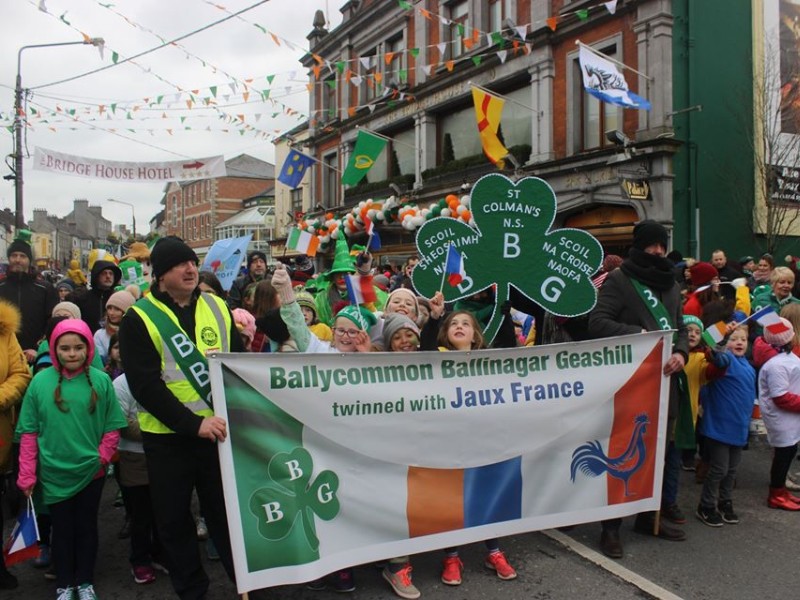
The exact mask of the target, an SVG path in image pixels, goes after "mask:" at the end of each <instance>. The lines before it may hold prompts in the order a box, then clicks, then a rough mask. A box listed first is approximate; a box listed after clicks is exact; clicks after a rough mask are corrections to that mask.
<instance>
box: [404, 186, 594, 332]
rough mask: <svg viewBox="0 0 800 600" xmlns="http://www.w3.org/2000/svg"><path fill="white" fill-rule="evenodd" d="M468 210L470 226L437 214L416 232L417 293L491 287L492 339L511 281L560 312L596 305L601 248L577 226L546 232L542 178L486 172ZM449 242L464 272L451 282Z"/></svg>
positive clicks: (551, 214) (455, 295)
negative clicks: (595, 280) (472, 222)
mask: <svg viewBox="0 0 800 600" xmlns="http://www.w3.org/2000/svg"><path fill="white" fill-rule="evenodd" d="M470 209H471V211H472V215H473V218H474V220H475V227H474V228H473V227H470V226H469V225H466V224H465V223H462V222H459V221H456V220H454V219H448V218H445V217H440V218H435V219H431V220H430V221H427V222H425V223H424V224H423V225H422V227H420V229H419V231H418V232H417V240H416V243H417V250H418V252H419V256H420V261H419V264H417V266H416V267H415V268H414V271H413V273H412V282H413V284H414V287H415V288H416V289H417V291H418V292H419V293H420V294H422V295H423V296H426V297H428V298H430V297H432V296H433V295H434V294H435V293H436V292H437V291H439V290H441V291H442V293H443V294H444V298H445V301H446V302H452V301H455V300H460V299H463V298H468V297H469V296H472V295H473V294H477V293H478V292H481V291H483V290H486V289H488V288H490V287H491V286H493V285H496V291H495V307H494V313H493V314H492V317H491V319H490V321H489V323H488V325H487V326H486V328H485V330H484V335H485V337H486V339H487V340H490V341H491V340H492V339H494V336H495V334H496V333H497V330H498V329H499V327H500V324H501V322H502V320H503V314H502V313H501V311H500V310H498V309H499V307H502V306H503V304H504V303H505V302H506V301H508V299H509V293H510V286H514V288H516V289H517V290H518V291H519V292H521V293H522V294H524V295H525V296H527V297H528V298H529V299H530V300H532V301H533V302H536V303H537V304H539V305H540V306H541V307H542V308H544V309H545V310H547V311H548V312H551V313H553V314H555V315H558V316H563V317H575V316H578V315H582V314H584V313H587V312H589V311H590V310H591V309H592V308H593V307H594V305H595V302H596V301H597V291H596V290H595V288H594V286H593V285H592V281H591V276H592V275H593V274H594V273H596V272H597V270H598V269H599V268H600V265H601V263H602V261H603V249H602V247H601V246H600V243H599V242H598V241H597V240H596V239H595V238H594V237H592V236H591V235H590V234H588V233H586V232H585V231H582V230H580V229H555V230H553V231H551V230H550V227H551V226H552V225H553V221H554V220H555V216H556V196H555V193H553V189H552V188H551V187H550V186H549V185H548V184H547V182H545V181H544V180H542V179H539V178H538V177H525V178H523V179H520V180H519V181H517V182H514V181H512V180H511V179H509V178H508V177H505V176H504V175H500V174H497V173H493V174H490V175H486V176H484V177H482V178H481V179H479V180H478V181H477V182H476V183H475V185H474V187H473V188H472V194H471V200H470ZM450 245H452V246H453V248H454V250H456V251H458V252H459V253H460V254H461V257H462V259H463V275H462V277H455V278H453V283H452V284H451V283H450V281H449V278H448V277H446V275H447V273H446V271H447V269H446V257H447V254H448V247H449V246H450ZM459 279H460V281H457V280H459Z"/></svg>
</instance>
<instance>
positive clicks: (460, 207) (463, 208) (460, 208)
mask: <svg viewBox="0 0 800 600" xmlns="http://www.w3.org/2000/svg"><path fill="white" fill-rule="evenodd" d="M467 210H468V209H467V207H466V206H464V205H463V204H459V205H458V208H457V209H456V213H458V214H459V215H463V214H464V213H465V212H467Z"/></svg>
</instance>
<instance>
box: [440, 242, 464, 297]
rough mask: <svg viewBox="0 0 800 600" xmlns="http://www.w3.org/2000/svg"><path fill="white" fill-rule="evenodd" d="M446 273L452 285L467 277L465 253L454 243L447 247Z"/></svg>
mask: <svg viewBox="0 0 800 600" xmlns="http://www.w3.org/2000/svg"><path fill="white" fill-rule="evenodd" d="M444 273H445V277H447V283H449V284H450V286H451V287H455V286H457V285H458V284H459V283H461V282H462V281H464V279H465V278H466V277H467V272H466V271H465V270H464V255H463V254H461V252H459V251H458V250H456V247H455V246H454V245H453V244H452V243H451V244H450V245H449V246H448V247H447V260H446V261H445V267H444Z"/></svg>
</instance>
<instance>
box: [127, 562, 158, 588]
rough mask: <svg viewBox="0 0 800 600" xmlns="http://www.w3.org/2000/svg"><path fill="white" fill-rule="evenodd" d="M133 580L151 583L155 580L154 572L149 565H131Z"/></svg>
mask: <svg viewBox="0 0 800 600" xmlns="http://www.w3.org/2000/svg"><path fill="white" fill-rule="evenodd" d="M131 572H132V573H133V580H134V581H135V582H136V583H140V584H146V583H153V582H154V581H155V580H156V572H155V570H154V569H153V567H151V566H150V565H142V566H141V567H133V569H131Z"/></svg>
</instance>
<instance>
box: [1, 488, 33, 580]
mask: <svg viewBox="0 0 800 600" xmlns="http://www.w3.org/2000/svg"><path fill="white" fill-rule="evenodd" d="M38 542H39V529H38V528H37V526H36V511H35V510H34V508H33V500H32V499H31V498H28V505H27V506H26V507H25V508H23V509H22V512H20V514H19V517H17V523H16V525H14V529H13V530H12V531H11V535H10V536H8V540H6V543H5V544H3V560H4V561H5V564H6V566H7V567H10V566H11V565H15V564H17V563H21V562H23V561H26V560H30V559H32V558H36V557H37V556H39V544H38Z"/></svg>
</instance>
